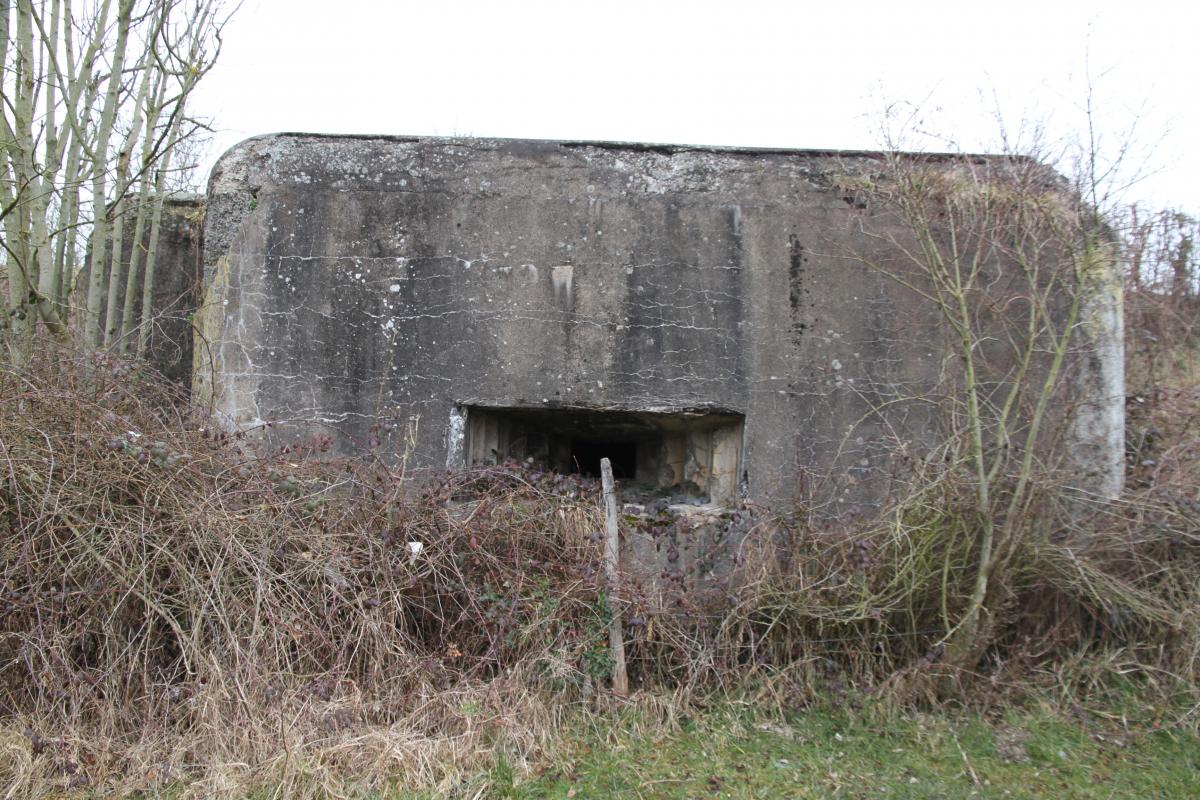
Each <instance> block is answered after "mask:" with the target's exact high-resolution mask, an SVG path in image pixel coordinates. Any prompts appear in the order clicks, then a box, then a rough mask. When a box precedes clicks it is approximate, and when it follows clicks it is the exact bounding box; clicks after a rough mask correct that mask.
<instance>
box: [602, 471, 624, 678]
mask: <svg viewBox="0 0 1200 800" xmlns="http://www.w3.org/2000/svg"><path fill="white" fill-rule="evenodd" d="M600 481H601V486H602V487H603V489H604V528H605V536H604V576H605V578H606V582H607V591H608V610H609V612H610V613H611V614H612V621H611V622H610V623H609V626H608V650H609V653H610V654H611V655H612V660H613V675H612V687H613V694H615V695H617V696H619V697H624V696H626V695H628V694H629V675H628V674H627V673H626V672H625V637H624V636H623V635H622V633H621V611H620V609H619V608H618V607H617V603H616V598H617V590H618V586H619V581H618V576H617V565H618V560H619V558H620V553H621V542H620V539H619V538H618V529H617V492H616V488H615V486H614V484H613V473H612V462H611V461H609V460H608V459H607V458H602V459H600Z"/></svg>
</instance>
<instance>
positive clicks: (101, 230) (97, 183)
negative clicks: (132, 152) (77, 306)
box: [83, 0, 133, 346]
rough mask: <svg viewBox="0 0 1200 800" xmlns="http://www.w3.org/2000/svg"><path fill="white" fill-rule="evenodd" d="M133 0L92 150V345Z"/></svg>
mask: <svg viewBox="0 0 1200 800" xmlns="http://www.w3.org/2000/svg"><path fill="white" fill-rule="evenodd" d="M132 11H133V0H118V6H117V39H116V44H115V45H114V46H113V54H112V73H111V74H110V75H109V77H108V88H107V91H106V94H105V97H104V108H103V110H102V111H101V112H100V126H99V130H98V132H97V134H96V145H95V149H94V150H93V152H92V206H93V216H94V217H95V219H94V221H93V223H92V256H91V263H90V264H89V269H90V270H91V274H90V275H89V276H88V293H87V307H86V309H85V311H84V324H83V339H84V342H86V343H87V344H88V345H89V346H96V345H99V344H100V341H101V338H100V300H101V298H102V297H103V296H104V294H105V288H106V287H105V271H104V255H105V247H107V245H108V238H109V237H108V232H109V231H108V214H109V210H108V208H107V194H106V188H107V178H108V173H107V170H108V164H107V158H108V140H109V138H110V137H111V136H112V129H113V121H114V119H115V117H116V113H117V100H118V98H119V96H120V89H121V76H122V72H123V71H124V68H125V50H126V47H127V46H128V42H129V27H130V17H131V15H132Z"/></svg>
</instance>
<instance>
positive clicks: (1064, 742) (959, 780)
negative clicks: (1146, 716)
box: [492, 711, 1200, 800]
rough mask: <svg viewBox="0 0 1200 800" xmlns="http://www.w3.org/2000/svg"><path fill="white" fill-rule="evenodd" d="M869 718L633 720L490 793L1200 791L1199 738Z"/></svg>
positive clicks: (953, 719) (1032, 719)
mask: <svg viewBox="0 0 1200 800" xmlns="http://www.w3.org/2000/svg"><path fill="white" fill-rule="evenodd" d="M871 716H872V715H870V714H866V713H863V712H855V713H847V712H840V711H832V712H829V711H814V712H811V713H806V714H802V715H798V716H794V717H792V718H789V719H788V720H786V721H785V722H767V721H761V720H756V719H755V718H754V717H752V716H750V715H749V714H739V713H732V712H727V713H712V714H710V715H708V716H705V717H702V718H699V719H697V720H694V721H693V722H691V723H689V724H687V725H685V726H684V730H682V731H680V732H678V733H674V734H671V735H667V736H657V737H649V738H647V737H644V736H641V735H639V733H638V726H636V725H635V724H628V723H625V724H622V725H620V726H619V727H618V729H616V730H609V731H599V730H597V731H593V732H592V733H590V734H586V735H581V736H580V737H579V738H578V741H577V742H576V743H575V745H574V746H573V749H574V754H573V758H572V759H571V763H570V764H569V765H567V766H564V767H561V768H558V769H549V770H547V771H545V772H544V773H543V774H542V775H541V776H539V777H534V778H532V779H529V780H527V781H525V782H512V781H511V778H510V775H511V773H508V772H507V771H506V770H505V768H504V767H502V766H501V767H500V769H499V774H498V772H497V770H495V769H494V770H493V773H492V778H493V781H492V786H493V794H492V796H493V797H508V798H519V799H526V798H527V799H528V800H533V799H534V798H576V800H578V799H579V798H609V797H612V798H617V797H620V798H626V797H628V798H808V797H813V798H817V797H820V798H827V797H834V798H836V797H845V798H955V797H980V798H993V797H994V798H1159V797H1161V798H1188V797H1200V739H1197V738H1196V737H1195V736H1194V735H1191V734H1188V733H1183V732H1161V731H1160V732H1144V733H1140V734H1130V733H1121V732H1117V731H1109V730H1107V729H1104V730H1102V729H1100V728H1097V727H1095V726H1085V725H1083V724H1081V723H1074V722H1066V721H1063V720H1061V719H1057V718H1055V717H1053V716H1051V715H1049V714H1047V713H1044V712H1037V711H1031V712H1023V713H1020V714H1015V713H1014V714H1012V715H1010V716H1009V717H1007V718H1005V719H1002V720H992V721H987V720H984V719H982V718H980V717H978V716H972V715H967V714H960V715H946V714H939V715H910V716H907V717H901V718H895V719H890V720H872V719H871ZM497 778H499V779H497Z"/></svg>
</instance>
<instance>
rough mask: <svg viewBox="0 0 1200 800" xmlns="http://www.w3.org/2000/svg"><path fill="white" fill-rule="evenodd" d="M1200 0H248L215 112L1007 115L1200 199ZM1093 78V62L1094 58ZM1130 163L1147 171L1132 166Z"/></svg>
mask: <svg viewBox="0 0 1200 800" xmlns="http://www.w3.org/2000/svg"><path fill="white" fill-rule="evenodd" d="M1198 22H1200V10H1198V6H1197V4H1196V3H1192V2H1182V1H1180V2H1161V1H1160V0H1153V1H1150V2H1147V1H1146V0H1141V2H1132V1H1131V0H1123V2H1111V1H1110V0H1092V2H1076V0H1042V2H1025V0H1021V1H1020V2H1012V1H1009V2H995V3H980V2H970V0H959V2H921V1H919V0H909V1H908V2H890V3H884V2H875V1H874V0H858V2H853V3H838V2H828V1H827V2H821V3H810V2H767V1H766V0H761V1H755V0H741V1H740V2H734V1H732V0H726V1H725V2H708V0H692V2H674V0H662V1H661V2H656V1H655V0H641V2H626V0H605V2H584V1H583V0H574V1H572V0H560V1H559V2H540V1H539V2H515V1H514V2H505V0H493V2H474V1H470V2H468V1H465V0H464V1H463V2H452V1H449V0H442V1H441V2H436V1H430V2H408V1H407V0H401V1H399V2H377V1H374V0H332V1H331V0H323V1H322V2H319V3H318V2H316V1H315V0H245V3H244V4H243V6H242V8H241V9H240V10H239V11H238V12H237V14H235V16H234V17H233V19H232V21H231V22H230V23H229V26H228V28H227V29H226V32H225V44H224V49H223V51H222V53H221V58H220V61H219V62H218V65H217V67H216V68H215V69H214V70H213V72H212V73H211V74H210V75H209V76H208V77H207V78H206V79H205V80H204V81H203V82H202V83H201V85H200V89H199V90H198V95H197V98H196V105H195V107H194V109H195V111H196V112H198V113H200V114H203V115H206V116H209V117H211V118H213V120H214V121H215V123H216V125H217V128H218V129H219V131H220V132H219V134H218V135H217V137H216V139H215V141H214V143H213V153H212V155H211V157H210V158H209V160H208V164H207V165H206V168H207V166H210V165H211V163H212V162H213V161H214V160H215V158H216V157H217V156H218V155H219V154H220V153H221V152H223V151H224V150H225V149H227V148H228V147H230V146H232V145H233V144H235V143H236V142H238V141H239V140H241V139H244V138H246V137H248V136H253V135H256V134H261V133H270V132H275V131H312V132H328V133H386V134H414V135H465V136H503V137H527V138H562V139H600V140H622V141H653V142H674V143H689V144H715V145H740V146H762V147H796V148H848V149H862V148H874V147H878V146H880V144H881V135H880V134H881V129H882V128H883V121H884V118H885V109H886V108H888V107H889V105H890V106H891V107H892V108H893V109H896V110H897V111H899V112H900V116H901V117H903V118H907V117H908V116H909V115H910V114H911V113H912V111H913V110H914V109H915V110H916V111H917V112H918V113H917V116H916V118H915V120H918V121H919V123H918V124H915V125H909V130H912V129H914V128H919V129H920V131H924V132H927V133H932V134H936V136H929V135H915V136H910V137H909V138H907V139H906V142H905V143H906V145H907V146H910V147H924V148H937V149H950V148H956V147H961V148H963V149H968V150H996V149H998V148H999V147H1000V146H1001V145H1000V137H999V131H1000V129H1001V126H1000V125H999V124H998V123H997V121H996V116H997V114H998V115H999V116H1000V117H1002V118H1003V120H1004V123H1005V127H1006V128H1007V129H1008V130H1009V131H1010V132H1011V133H1013V134H1019V135H1020V136H1021V137H1028V136H1029V135H1030V132H1031V131H1033V130H1034V128H1035V127H1036V126H1037V125H1038V124H1041V125H1044V127H1045V128H1046V130H1048V131H1049V133H1050V136H1051V138H1052V139H1054V140H1055V141H1061V140H1062V139H1065V138H1068V137H1070V136H1072V135H1075V134H1080V133H1083V132H1084V131H1085V130H1086V125H1085V121H1086V116H1085V115H1084V113H1083V108H1084V105H1085V103H1086V100H1087V87H1088V85H1089V82H1090V85H1091V86H1092V88H1093V94H1094V105H1095V108H1096V110H1097V113H1096V114H1095V117H1094V118H1095V119H1096V121H1097V130H1098V131H1100V132H1101V134H1102V139H1101V150H1102V151H1105V150H1107V151H1108V152H1114V150H1115V148H1116V146H1117V145H1118V143H1120V142H1121V141H1124V140H1126V139H1127V138H1128V133H1129V130H1130V128H1131V126H1136V127H1135V128H1134V134H1135V136H1134V140H1135V142H1136V144H1137V145H1138V147H1137V148H1136V150H1135V152H1134V155H1133V158H1132V160H1131V161H1130V162H1129V163H1130V164H1136V165H1137V166H1138V167H1139V168H1143V169H1145V170H1157V174H1154V175H1152V176H1150V177H1148V178H1146V179H1145V180H1144V181H1142V182H1141V183H1140V184H1139V185H1138V186H1137V187H1135V189H1134V190H1133V193H1132V194H1131V195H1130V199H1134V200H1141V201H1143V202H1150V203H1153V204H1155V205H1166V204H1170V205H1175V206H1182V207H1186V208H1188V209H1190V210H1193V211H1195V210H1200V186H1198V185H1197V182H1196V181H1195V178H1196V177H1197V173H1198V167H1200V155H1198V154H1197V151H1196V147H1195V144H1196V143H1197V142H1200V115H1198V114H1197V111H1196V108H1195V104H1196V97H1195V95H1196V84H1197V77H1198V72H1200V70H1198V69H1197V67H1196V63H1197V60H1196V50H1197V46H1198V44H1200V42H1198V36H1200V31H1198V25H1197V23H1198ZM1089 75H1090V81H1089V79H1088V76H1089ZM1127 174H1131V173H1129V172H1128V171H1127Z"/></svg>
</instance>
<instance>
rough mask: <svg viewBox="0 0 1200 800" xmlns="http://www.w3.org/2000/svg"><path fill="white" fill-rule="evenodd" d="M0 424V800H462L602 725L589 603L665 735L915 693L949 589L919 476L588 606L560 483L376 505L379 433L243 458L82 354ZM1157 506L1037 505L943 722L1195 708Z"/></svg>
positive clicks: (1176, 525)
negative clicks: (1133, 688) (341, 450)
mask: <svg viewBox="0 0 1200 800" xmlns="http://www.w3.org/2000/svg"><path fill="white" fill-rule="evenodd" d="M0 401H2V402H0V786H6V787H9V788H8V789H7V795H4V794H3V793H0V796H8V797H41V796H48V795H51V794H54V793H56V792H60V791H61V790H63V789H64V788H70V787H72V786H75V787H78V788H79V789H80V790H82V791H94V792H96V793H98V794H100V795H103V796H127V795H130V794H133V793H135V792H138V791H146V790H155V789H157V788H162V787H171V789H172V790H173V791H176V790H177V791H180V792H182V793H183V795H184V796H197V797H200V796H203V797H222V796H223V797H239V796H245V795H247V794H248V793H251V792H254V791H256V790H260V789H264V788H266V789H268V790H270V791H271V792H274V793H275V796H286V797H341V796H352V795H355V794H356V793H361V792H363V791H367V790H371V789H381V788H384V787H387V786H391V785H400V786H405V787H408V788H409V789H413V790H419V791H421V792H425V793H428V794H430V795H432V796H438V797H474V796H479V794H480V793H481V792H484V791H486V788H487V784H488V780H489V778H488V773H489V769H490V767H491V765H492V764H494V763H498V762H500V761H502V762H503V763H505V764H508V765H512V767H513V768H514V769H515V770H517V771H518V772H520V771H522V770H523V769H525V768H527V767H529V766H532V765H535V764H537V763H544V762H545V761H546V760H548V759H550V758H552V757H553V756H554V754H555V752H556V747H557V742H558V732H559V731H560V730H561V729H562V728H563V726H564V725H566V724H567V723H568V721H569V720H572V719H574V720H576V721H578V720H579V719H582V718H585V717H589V716H594V715H597V714H599V715H601V716H604V715H606V714H607V713H608V712H609V711H610V710H612V709H614V708H616V707H617V706H619V705H622V703H618V702H617V701H616V700H615V699H614V698H612V697H611V696H610V695H609V692H608V688H607V676H608V670H609V667H610V665H609V663H608V652H607V647H606V641H607V638H606V637H607V623H608V618H609V609H610V604H612V605H619V607H620V608H621V609H622V610H623V611H624V612H625V615H626V619H627V620H628V621H630V622H631V623H633V624H631V625H629V627H628V628H627V634H628V640H629V642H628V651H629V657H630V672H631V676H632V678H633V680H634V682H635V685H636V686H638V687H639V691H638V693H637V694H636V696H635V697H634V698H633V699H632V700H630V701H624V704H625V705H627V704H629V703H633V704H635V705H637V706H638V707H639V708H641V709H642V710H643V711H644V712H645V713H646V718H647V719H649V720H652V721H654V722H653V724H655V725H663V726H670V725H671V724H673V720H674V717H675V714H676V711H677V710H678V709H679V708H680V707H681V706H682V705H684V704H686V703H689V702H693V701H694V700H696V699H698V698H704V697H710V696H712V695H713V694H714V693H717V694H725V693H731V692H737V693H742V694H746V693H748V694H750V695H752V696H754V697H756V698H757V700H758V702H760V703H763V704H764V705H767V706H770V707H776V708H781V709H796V708H799V707H803V706H804V705H806V704H807V703H809V702H811V701H812V700H813V699H814V698H815V697H817V696H818V695H828V694H830V693H833V694H836V695H842V694H847V693H849V694H859V695H861V693H863V692H868V693H873V694H875V695H879V694H880V693H884V692H887V693H890V695H891V696H892V697H894V698H895V699H896V701H897V702H912V701H913V699H914V698H918V699H919V698H921V697H928V696H931V690H930V689H929V687H930V686H932V685H934V684H933V683H931V682H930V681H929V680H928V678H929V677H931V676H932V677H936V676H938V675H939V674H940V673H939V668H940V667H939V658H940V653H939V649H938V648H939V642H940V641H941V640H942V639H943V638H944V636H945V634H946V631H947V629H948V624H949V620H951V619H953V618H954V614H955V613H956V611H957V609H959V608H961V607H962V604H963V603H965V601H966V598H967V596H968V595H969V592H970V586H971V572H970V566H969V565H970V564H971V563H973V558H972V554H973V551H972V547H973V544H972V543H973V542H974V541H976V537H975V531H974V527H973V522H972V520H971V518H970V515H969V514H967V513H965V512H964V511H963V510H962V509H964V508H967V507H969V503H968V502H967V501H966V500H965V499H964V495H963V491H964V490H963V487H962V486H961V485H960V484H958V483H956V482H955V480H954V479H953V475H950V474H946V473H933V472H929V471H925V472H923V473H920V474H914V475H912V476H911V479H910V488H911V490H910V491H909V492H907V493H901V494H900V495H898V496H899V497H900V499H899V500H897V502H896V504H895V505H894V507H893V508H892V509H891V511H890V512H889V513H888V514H886V515H884V516H883V517H881V518H880V519H879V520H878V521H876V522H874V523H870V524H867V523H863V522H861V521H860V522H858V523H855V524H854V525H853V526H851V527H846V528H837V527H830V526H827V525H822V526H818V525H816V524H815V523H814V524H810V523H809V522H807V521H806V520H804V518H803V517H802V516H800V515H792V516H790V517H788V518H786V519H784V518H780V517H777V516H774V515H772V514H770V513H767V512H765V511H762V510H758V511H752V510H750V509H742V510H739V511H738V512H737V513H736V514H733V515H730V516H729V517H727V518H726V521H725V524H726V525H727V530H726V533H727V534H728V541H729V545H728V547H729V549H730V550H729V553H728V555H729V559H730V563H732V564H734V565H735V569H734V572H733V574H732V575H731V577H730V579H729V580H728V581H724V582H718V583H717V584H714V585H711V586H708V587H707V589H706V591H703V592H695V591H691V590H687V589H685V588H680V587H676V588H674V589H672V588H671V584H669V583H654V582H651V583H649V584H648V583H647V582H646V581H644V580H642V581H640V582H639V581H638V580H635V579H634V577H633V576H627V580H626V582H625V583H624V587H623V590H622V593H621V596H620V597H619V598H609V597H607V596H606V595H605V593H604V591H603V583H602V575H603V570H602V569H601V568H600V557H601V546H600V537H599V535H598V533H599V531H600V530H601V528H602V517H601V513H600V510H599V502H598V497H597V491H598V490H597V487H596V486H595V485H594V483H592V482H589V481H586V480H582V481H581V480H578V479H575V478H570V477H566V476H560V475H553V474H548V473H538V472H533V471H530V470H523V469H518V468H488V469H479V470H471V471H466V472H461V473H453V474H441V475H427V476H423V478H422V480H420V481H415V482H414V481H411V480H405V477H406V476H405V475H404V473H403V458H402V457H401V458H399V459H396V458H391V459H383V458H380V457H379V453H380V452H382V451H383V450H387V449H388V448H389V447H393V443H394V450H395V451H397V452H399V453H400V454H401V456H402V454H403V446H404V445H403V443H404V440H405V437H404V432H403V431H391V432H389V431H385V430H383V429H382V428H381V429H380V430H379V431H378V432H377V438H378V439H379V442H378V443H377V446H376V448H375V449H374V450H372V451H371V452H368V453H367V454H366V455H364V456H363V457H361V458H357V459H353V460H334V459H329V458H327V457H325V454H324V453H323V452H322V450H323V445H324V443H322V442H311V443H308V444H307V445H305V446H304V447H301V448H295V447H292V448H288V449H286V450H285V451H277V452H272V453H264V452H261V451H259V450H258V449H256V448H255V447H252V446H251V445H250V444H249V443H248V442H247V441H243V440H241V439H238V438H230V437H228V436H226V435H224V434H214V433H213V432H211V431H208V430H205V429H204V423H203V421H202V420H200V419H199V418H193V417H191V416H190V414H189V412H188V411H187V410H186V405H184V404H182V403H180V402H179V398H176V397H173V396H172V394H171V391H170V390H169V388H168V387H166V386H165V385H163V384H162V383H160V382H158V381H157V380H156V379H154V378H152V377H149V376H148V375H146V374H145V373H143V372H142V371H141V370H140V369H139V368H138V367H137V365H136V364H134V363H132V362H128V361H124V360H120V359H115V358H111V357H107V356H87V357H81V356H76V355H73V354H71V353H67V352H60V353H56V354H50V353H43V354H42V355H41V356H40V357H39V358H38V360H37V361H35V363H33V364H31V365H29V366H28V367H26V368H24V369H21V370H16V369H13V368H6V369H4V370H3V371H0ZM408 477H411V476H408ZM1183 480H1184V479H1183V478H1182V477H1181V478H1179V479H1177V480H1174V481H1171V482H1166V483H1164V482H1162V481H1160V482H1158V483H1153V485H1152V486H1151V487H1149V488H1147V489H1145V492H1144V493H1143V494H1138V493H1136V492H1135V493H1133V494H1131V495H1130V497H1129V498H1128V500H1127V501H1124V502H1122V503H1118V504H1113V505H1106V506H1104V507H1102V508H1099V509H1097V510H1096V513H1095V515H1094V516H1092V517H1090V518H1088V519H1087V520H1086V521H1084V522H1080V521H1079V517H1078V515H1073V516H1072V515H1059V516H1055V515H1054V514H1053V513H1051V511H1052V509H1053V502H1052V500H1053V493H1052V492H1049V489H1047V490H1046V491H1045V492H1042V494H1040V495H1039V496H1043V495H1044V496H1046V497H1047V498H1049V499H1046V500H1045V502H1043V503H1042V504H1041V505H1039V506H1038V507H1037V509H1036V512H1037V513H1044V514H1045V515H1046V519H1047V520H1049V522H1047V524H1046V525H1044V526H1042V528H1039V530H1042V531H1043V532H1044V534H1045V535H1044V536H1041V537H1038V538H1034V539H1031V540H1030V541H1029V543H1028V545H1027V546H1026V547H1025V548H1024V549H1023V550H1022V552H1021V553H1020V554H1018V555H1017V556H1015V557H1014V558H1013V560H1012V564H1013V565H1014V566H1013V567H1012V568H1011V569H1010V570H1009V571H1008V572H1007V573H1006V574H1005V576H1004V580H1005V581H1006V585H1007V586H1008V587H1009V591H1010V595H1011V600H1010V602H1009V603H1008V604H1007V606H1006V609H1007V611H1006V615H1005V617H1004V619H1002V620H1000V621H999V624H997V625H996V626H994V628H993V629H992V634H991V635H992V636H993V641H992V642H991V647H990V649H989V653H990V655H989V658H988V660H987V662H986V665H985V673H986V674H984V675H982V676H969V675H967V676H964V675H956V676H954V678H955V679H956V681H957V682H958V683H957V684H956V685H958V686H960V687H963V688H967V687H969V688H970V689H971V691H970V692H967V693H964V694H963V695H961V696H963V697H969V696H974V697H976V698H978V697H979V693H978V692H977V691H975V690H976V689H978V688H979V687H981V686H983V687H991V690H992V691H993V692H995V690H996V689H997V688H998V689H999V690H1000V692H1001V693H1003V692H1005V691H1007V690H1008V689H1011V690H1012V692H1017V691H1018V690H1020V689H1022V688H1027V687H1028V684H1029V683H1030V680H1031V679H1033V682H1035V683H1036V681H1037V680H1038V679H1041V680H1043V681H1044V682H1045V683H1053V682H1055V681H1064V682H1066V683H1069V684H1070V685H1072V686H1076V687H1080V691H1083V690H1085V689H1088V688H1089V687H1092V688H1099V687H1102V686H1103V685H1105V683H1106V681H1107V680H1108V679H1109V678H1111V676H1112V675H1113V674H1115V673H1116V672H1118V671H1121V670H1131V671H1132V672H1133V673H1135V674H1138V675H1145V676H1151V677H1150V678H1149V679H1150V680H1153V681H1155V682H1156V685H1157V686H1162V687H1165V686H1167V685H1168V684H1169V685H1170V686H1171V687H1174V688H1173V690H1174V689H1178V688H1179V687H1183V689H1185V690H1186V689H1188V688H1189V687H1190V688H1193V689H1194V687H1195V685H1196V677H1197V676H1196V672H1195V663H1196V658H1197V653H1198V649H1197V642H1200V632H1198V630H1197V624H1196V619H1197V616H1196V609H1197V605H1198V600H1200V598H1198V597H1197V592H1198V591H1200V590H1198V589H1197V587H1200V580H1198V577H1200V530H1198V529H1197V523H1196V515H1189V513H1188V512H1187V511H1186V503H1185V501H1186V500H1187V498H1188V497H1190V498H1191V500H1193V501H1194V500H1196V499H1197V498H1196V496H1195V486H1192V487H1191V488H1190V489H1189V490H1188V491H1190V492H1191V494H1190V495H1187V493H1186V492H1185V491H1184V490H1185V488H1187V487H1184V485H1183ZM1164 486H1165V487H1166V488H1164ZM1066 520H1073V522H1070V523H1068V522H1067V521H1066ZM655 524H657V525H660V526H667V527H669V526H679V525H681V524H684V523H682V522H681V521H679V520H671V519H662V520H658V521H657V522H656V523H655ZM414 542H415V543H420V546H421V547H420V552H418V553H414V552H413V549H414V548H413V547H412V546H410V543H414ZM781 554H782V556H783V557H781ZM1105 665H1107V666H1105ZM979 677H982V678H983V679H984V680H982V681H980V680H978V678H979ZM939 686H940V687H941V688H939V690H938V691H939V693H940V696H944V683H943V684H939ZM1006 687H1007V688H1006ZM1009 696H1011V694H1010V695H1009Z"/></svg>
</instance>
